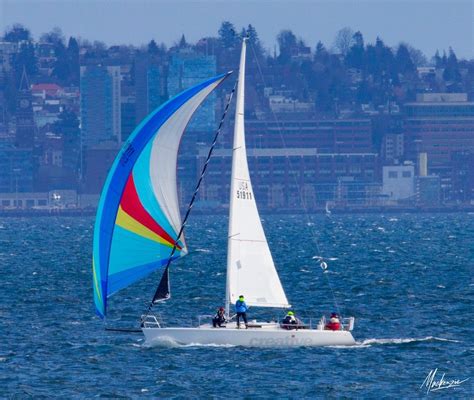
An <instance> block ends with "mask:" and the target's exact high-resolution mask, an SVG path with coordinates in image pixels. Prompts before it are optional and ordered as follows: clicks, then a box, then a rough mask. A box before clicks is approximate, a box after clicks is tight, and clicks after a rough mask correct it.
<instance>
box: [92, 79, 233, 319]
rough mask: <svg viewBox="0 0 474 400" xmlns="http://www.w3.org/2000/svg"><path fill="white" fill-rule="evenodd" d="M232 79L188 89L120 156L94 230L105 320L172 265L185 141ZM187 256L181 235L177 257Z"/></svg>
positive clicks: (96, 283) (97, 288) (97, 299)
mask: <svg viewBox="0 0 474 400" xmlns="http://www.w3.org/2000/svg"><path fill="white" fill-rule="evenodd" d="M228 75H229V74H228V73H227V74H223V75H219V76H216V77H214V78H212V79H209V80H207V81H205V82H203V83H201V84H199V85H196V86H194V87H192V88H190V89H187V90H185V91H183V92H182V93H180V94H178V95H177V96H176V97H174V98H172V99H171V100H169V101H168V102H167V103H165V104H163V105H162V106H161V107H159V108H158V109H157V110H155V111H154V112H152V113H151V114H150V115H149V116H148V117H146V118H145V120H144V121H143V122H142V123H141V124H140V125H139V126H138V127H137V128H136V129H135V130H134V131H133V133H132V134H131V135H130V138H129V139H128V140H127V142H126V143H125V145H124V146H123V148H122V149H121V151H120V153H119V154H118V156H117V157H116V159H115V161H114V163H113V165H112V167H111V169H110V172H109V174H108V176H107V179H106V182H105V185H104V188H103V190H102V194H101V197H100V202H99V206H98V209H97V216H96V221H95V228H94V248H93V260H92V269H93V287H94V303H95V307H96V312H97V314H98V315H99V316H100V317H101V318H104V317H105V315H106V311H107V298H108V297H110V296H111V295H113V294H114V293H116V292H117V291H119V290H120V289H123V288H125V287H127V286H129V285H130V284H132V283H134V282H136V281H137V280H139V279H141V278H143V277H145V276H146V275H148V274H149V273H150V272H152V271H155V270H157V269H159V268H162V267H164V266H165V265H166V264H167V262H168V259H169V256H170V254H171V251H172V248H173V246H174V243H175V241H176V239H177V236H178V233H179V230H180V227H181V216H180V212H179V204H178V193H177V186H176V163H177V156H178V149H179V143H180V140H181V137H182V135H183V132H184V130H185V128H186V125H187V124H188V122H189V120H190V119H191V117H192V115H193V113H194V112H195V111H196V109H197V108H198V107H199V105H200V104H201V103H202V102H203V101H204V99H205V98H206V97H207V96H208V95H209V94H210V93H211V92H212V91H213V90H214V89H215V88H216V87H217V86H218V85H219V84H220V83H221V82H222V81H223V80H224V79H225V78H226V77H227V76H228ZM186 253H187V249H186V243H185V242H184V238H183V237H181V238H180V240H179V242H178V244H177V249H176V252H175V253H174V255H173V259H174V258H179V257H181V256H183V255H185V254H186Z"/></svg>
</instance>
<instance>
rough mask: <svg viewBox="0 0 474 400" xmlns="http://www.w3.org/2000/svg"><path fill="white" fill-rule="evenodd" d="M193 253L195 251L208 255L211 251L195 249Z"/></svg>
mask: <svg viewBox="0 0 474 400" xmlns="http://www.w3.org/2000/svg"><path fill="white" fill-rule="evenodd" d="M194 251H196V252H198V253H210V252H211V250H209V249H196V250H194Z"/></svg>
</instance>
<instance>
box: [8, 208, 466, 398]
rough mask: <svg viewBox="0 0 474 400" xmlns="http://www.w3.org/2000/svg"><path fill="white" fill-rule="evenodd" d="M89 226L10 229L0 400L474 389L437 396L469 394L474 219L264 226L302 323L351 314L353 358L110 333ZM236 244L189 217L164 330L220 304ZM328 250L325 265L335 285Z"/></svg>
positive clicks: (119, 302)
mask: <svg viewBox="0 0 474 400" xmlns="http://www.w3.org/2000/svg"><path fill="white" fill-rule="evenodd" d="M92 225H93V219H92V218H53V217H51V218H35V219H20V218H17V219H15V218H6V219H2V220H0V265H1V272H2V274H1V286H0V288H1V289H0V307H1V308H0V320H1V326H0V327H1V332H2V333H1V341H0V397H7V398H9V397H13V398H20V399H22V398H33V397H34V398H37V397H57V398H63V399H64V398H92V397H109V398H156V397H176V398H183V399H184V398H200V397H219V396H232V397H235V398H267V397H276V396H278V397H284V398H298V397H312V398H341V397H342V398H420V397H425V396H427V395H426V390H425V389H420V385H421V384H422V382H423V380H424V379H425V377H426V375H427V374H428V373H429V372H430V370H432V369H435V368H438V376H437V377H438V378H439V377H441V375H442V374H443V373H445V374H446V375H445V379H466V378H470V380H468V381H467V382H465V383H463V384H462V385H461V386H459V387H457V388H449V389H444V390H442V391H438V392H432V393H430V394H429V397H435V396H436V397H442V398H468V397H473V396H474V385H473V380H474V374H473V366H474V356H473V350H474V346H473V344H474V340H473V338H474V334H473V327H474V323H473V321H474V315H473V289H474V279H473V267H474V215H469V214H439V215H396V216H394V215H386V216H381V215H367V216H366V215H357V216H332V217H331V218H328V217H323V216H320V217H315V218H314V225H313V226H308V224H307V223H306V222H305V221H304V219H302V217H301V216H276V215H274V216H271V215H268V216H264V226H265V229H266V232H267V236H268V239H269V242H270V246H271V249H272V251H273V254H274V259H275V261H276V264H277V267H278V271H279V274H280V276H281V279H282V282H283V285H284V287H285V290H286V292H287V295H288V298H289V300H290V302H291V303H292V304H293V305H294V309H295V311H296V313H297V314H298V316H300V317H302V318H303V319H304V318H309V317H316V316H317V317H319V316H320V315H322V314H328V313H329V312H331V311H333V310H335V309H336V308H339V310H340V312H341V313H342V314H344V315H354V316H355V317H356V327H355V331H354V336H355V338H356V340H357V341H358V345H357V346H355V347H353V348H298V349H247V348H238V347H230V348H227V347H210V346H208V347H198V346H190V347H168V348H165V347H155V348H147V347H144V346H143V345H142V343H143V342H142V337H141V335H140V334H118V333H112V332H106V331H104V329H103V324H102V322H101V321H99V320H98V319H97V318H96V317H95V316H94V312H93V308H92V292H91V268H90V258H91V248H92ZM311 228H312V229H314V231H315V235H316V238H317V241H318V244H319V247H320V250H319V251H318V250H317V248H316V246H315V245H314V244H313V242H312V241H311V238H310V237H309V236H308V235H309V232H310V230H311ZM226 235H227V220H226V219H225V218H223V217H220V216H219V217H202V216H195V217H193V218H192V221H191V224H190V226H189V229H188V235H187V239H188V244H189V245H190V248H191V250H192V254H191V255H189V256H188V257H186V258H185V259H183V260H181V261H179V262H178V263H176V264H175V265H174V267H173V269H172V274H171V284H172V296H173V297H172V299H171V300H170V301H169V302H167V303H166V304H165V305H162V306H159V307H158V308H157V311H159V312H160V313H161V315H162V317H163V318H164V319H165V321H166V322H168V323H169V324H171V323H174V322H184V323H188V324H191V323H192V322H194V323H195V318H194V317H195V315H197V314H206V313H210V312H212V311H213V310H214V307H215V306H217V305H220V304H221V302H222V298H223V294H224V285H225V261H226ZM318 253H322V255H324V256H325V257H326V258H329V259H330V261H329V262H328V264H329V270H328V272H327V273H326V275H324V274H323V272H322V270H321V269H320V268H319V266H318V265H317V264H316V263H315V262H314V261H313V260H312V257H313V256H315V255H319V254H318ZM326 278H328V280H329V282H330V285H329V283H328V280H327V279H326ZM158 279H159V277H158V276H156V275H153V276H151V277H150V279H146V280H145V281H143V282H141V283H139V284H137V285H135V286H133V287H131V288H128V289H126V290H125V291H122V292H120V293H119V294H117V295H116V296H115V297H114V298H113V299H112V300H111V301H110V303H109V305H110V316H109V321H108V323H109V325H111V326H130V325H132V324H136V318H137V317H138V316H139V315H140V313H142V312H143V311H144V308H145V306H146V302H147V301H148V300H149V299H150V297H151V295H152V293H153V291H154V285H155V284H156V282H157V280H158ZM331 287H332V288H333V289H334V298H335V301H336V302H337V306H336V305H335V304H334V300H333V295H332V293H333V292H332V290H331ZM259 313H260V314H261V313H262V311H259V310H255V309H252V310H251V316H252V317H254V316H256V315H257V314H259ZM274 315H278V311H268V312H263V315H262V316H266V317H271V316H274ZM193 318H194V319H193Z"/></svg>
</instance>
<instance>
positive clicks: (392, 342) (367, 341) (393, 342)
mask: <svg viewBox="0 0 474 400" xmlns="http://www.w3.org/2000/svg"><path fill="white" fill-rule="evenodd" d="M420 342H451V343H460V341H459V340H454V339H446V338H440V337H436V336H426V337H423V338H387V339H375V338H373V339H365V340H363V341H361V342H356V344H355V345H354V346H351V347H371V346H373V345H387V344H388V345H399V344H407V343H420Z"/></svg>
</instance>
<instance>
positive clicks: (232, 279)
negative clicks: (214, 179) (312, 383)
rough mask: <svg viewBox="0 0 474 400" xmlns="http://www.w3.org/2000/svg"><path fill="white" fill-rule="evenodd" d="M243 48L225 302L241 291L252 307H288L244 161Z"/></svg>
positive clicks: (243, 49)
mask: <svg viewBox="0 0 474 400" xmlns="http://www.w3.org/2000/svg"><path fill="white" fill-rule="evenodd" d="M245 50H246V43H245V40H244V43H243V45H242V54H241V59H240V71H239V84H238V88H237V105H236V111H235V128H234V145H233V153H232V177H231V193H230V215H229V238H228V254H227V295H226V302H227V307H228V304H229V302H230V303H234V302H235V301H237V299H238V296H239V295H241V294H242V295H244V296H245V301H246V303H247V304H248V305H251V306H259V307H290V305H289V304H288V300H287V299H286V295H285V292H284V291H283V288H282V286H281V282H280V279H279V277H278V274H277V271H276V269H275V265H274V263H273V259H272V255H271V253H270V249H269V248H268V243H267V239H266V237H265V233H264V231H263V227H262V223H261V221H260V216H259V214H258V210H257V205H256V203H255V197H254V192H253V190H252V183H251V181H250V175H249V169H248V164H247V153H246V147H245V130H244V88H245Z"/></svg>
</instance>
